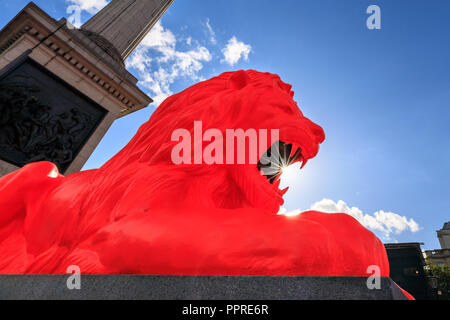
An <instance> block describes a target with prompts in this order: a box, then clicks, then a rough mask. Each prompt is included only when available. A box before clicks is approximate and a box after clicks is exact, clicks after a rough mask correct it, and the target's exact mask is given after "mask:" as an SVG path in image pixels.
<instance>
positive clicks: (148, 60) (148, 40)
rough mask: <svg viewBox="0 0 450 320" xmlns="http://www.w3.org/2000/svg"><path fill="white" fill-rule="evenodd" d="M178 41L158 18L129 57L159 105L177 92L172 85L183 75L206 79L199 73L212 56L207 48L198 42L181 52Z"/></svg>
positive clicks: (129, 61) (131, 65)
mask: <svg viewBox="0 0 450 320" xmlns="http://www.w3.org/2000/svg"><path fill="white" fill-rule="evenodd" d="M191 41H192V39H191V40H190V41H189V42H191ZM178 42H179V40H178V39H177V38H176V36H175V35H174V33H173V32H172V31H171V30H169V29H166V28H164V27H163V25H162V24H161V22H160V21H158V22H157V23H156V24H155V26H154V27H153V29H152V30H151V31H150V32H149V34H148V35H147V36H146V37H145V38H144V40H143V41H142V43H141V44H140V45H139V46H138V48H137V49H136V51H135V52H134V53H133V54H132V56H131V57H130V58H129V59H128V60H127V66H128V67H131V68H135V69H137V70H138V71H139V72H140V78H141V79H140V80H141V82H140V83H141V84H142V85H143V86H144V87H146V88H147V89H149V90H150V92H151V96H152V98H153V99H154V101H155V103H156V104H157V105H159V104H160V103H161V102H162V101H164V99H166V98H167V97H168V96H170V95H172V94H173V92H172V91H171V89H170V87H171V85H172V84H173V83H174V82H175V81H176V80H178V79H180V78H183V77H187V78H189V79H191V80H194V81H199V80H202V78H201V77H200V76H199V72H200V71H201V70H202V69H203V63H204V62H209V61H211V59H212V55H211V53H210V51H209V50H208V49H207V48H205V47H203V46H200V45H198V46H197V47H196V48H193V49H191V50H187V51H179V50H178V49H177V43H178Z"/></svg>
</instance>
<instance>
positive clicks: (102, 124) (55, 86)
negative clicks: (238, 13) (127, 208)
mask: <svg viewBox="0 0 450 320" xmlns="http://www.w3.org/2000/svg"><path fill="white" fill-rule="evenodd" d="M173 1H174V0H139V1H136V0H112V1H111V2H110V3H109V4H108V5H107V6H106V7H105V8H104V9H103V10H101V11H100V12H98V13H97V14H96V15H95V16H94V17H92V18H91V19H90V20H89V21H87V22H86V23H85V24H84V25H82V26H81V28H80V29H77V28H75V27H73V26H72V25H71V24H70V23H68V22H67V20H66V19H64V18H63V19H60V20H55V19H53V18H52V17H50V16H49V15H48V14H47V13H46V12H44V11H43V10H42V9H40V8H39V7H38V6H37V5H36V4H34V3H33V2H30V3H29V4H28V5H27V6H26V7H25V8H24V9H23V10H22V11H20V12H19V13H18V14H17V16H16V17H14V18H13V19H12V20H11V21H10V22H9V23H8V24H7V25H6V26H5V27H4V28H3V29H2V30H1V31H0V176H3V175H5V174H8V173H10V172H12V171H14V170H17V169H18V168H20V167H22V166H23V165H25V164H27V163H30V162H35V161H43V160H47V161H51V162H54V163H55V164H56V165H57V166H58V167H59V170H60V172H61V173H63V174H66V175H67V174H70V173H74V172H77V171H79V170H81V168H82V167H83V165H84V164H85V162H86V161H87V160H88V158H89V156H90V155H91V154H92V152H93V151H94V149H95V148H96V146H97V145H98V144H99V142H100V140H101V139H102V137H103V136H104V135H105V133H106V132H107V130H108V129H109V127H110V126H111V124H112V123H113V122H114V121H115V120H116V119H118V118H120V117H124V116H126V115H128V114H130V113H132V112H135V111H137V110H140V109H142V108H145V107H146V106H147V105H148V104H149V103H151V102H152V99H151V98H150V97H148V96H147V95H146V94H145V93H144V92H142V91H141V90H140V89H139V88H138V86H137V82H138V80H137V79H136V78H135V77H134V76H133V75H132V74H130V73H129V72H128V71H127V70H126V69H125V63H124V62H125V59H127V57H128V56H129V55H130V54H131V53H132V52H133V50H134V49H135V48H136V46H137V45H138V44H139V43H140V42H141V41H142V39H143V38H144V37H145V36H146V35H147V33H148V32H149V31H150V30H151V28H152V27H153V26H154V24H155V23H156V22H157V21H158V20H159V19H160V18H161V17H162V15H163V14H164V13H165V11H166V10H167V9H168V8H169V7H170V5H171V4H172V3H173Z"/></svg>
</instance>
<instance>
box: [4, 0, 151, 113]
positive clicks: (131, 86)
mask: <svg viewBox="0 0 450 320" xmlns="http://www.w3.org/2000/svg"><path fill="white" fill-rule="evenodd" d="M63 24H66V21H65V19H61V20H60V21H56V20H54V19H53V18H51V17H50V16H48V15H47V14H46V13H45V12H44V11H42V10H41V9H40V8H39V7H37V6H36V5H35V4H34V3H32V2H31V3H30V4H28V5H27V6H26V7H25V8H24V9H23V10H22V11H21V12H20V13H19V14H18V15H17V16H16V17H15V18H14V19H13V20H11V22H10V23H8V25H6V26H5V27H4V28H3V29H2V30H1V31H0V55H2V54H3V53H4V52H6V51H7V50H8V49H9V48H10V47H11V46H12V45H14V43H15V42H16V41H17V40H19V39H20V38H21V37H22V36H24V35H25V34H27V35H29V36H31V37H33V38H34V39H36V40H37V41H39V42H42V43H41V44H40V45H45V46H46V47H47V48H48V49H50V50H51V51H52V52H54V53H55V54H56V55H58V56H60V57H62V58H64V60H65V61H66V62H67V64H68V65H70V66H71V67H72V68H76V69H77V70H78V72H81V73H83V74H84V75H86V76H87V77H88V78H89V79H91V81H92V84H93V85H95V86H99V87H101V88H102V89H103V90H105V91H106V92H107V93H108V94H109V95H110V96H113V97H114V98H115V99H117V100H118V101H120V104H121V105H122V108H121V110H120V114H119V117H122V116H125V115H127V114H130V113H132V112H134V111H137V110H140V109H142V108H145V107H146V106H147V105H148V104H149V103H151V102H152V99H151V98H150V97H148V96H147V95H146V94H145V93H144V92H142V91H141V90H140V89H139V88H138V87H137V85H136V82H137V79H136V78H135V77H133V76H132V75H131V74H130V73H129V72H128V71H127V70H125V69H124V68H123V66H120V65H119V64H118V63H117V62H115V61H114V59H113V58H111V57H109V56H108V55H107V53H106V52H104V51H103V50H102V48H100V47H99V46H97V45H96V44H95V42H93V41H91V40H90V39H89V38H88V37H86V36H84V35H83V33H78V34H76V35H74V30H70V29H69V28H67V27H66V26H65V25H64V26H63V27H62V28H60V27H61V25H63ZM58 28H59V29H58ZM55 30H57V31H56V32H55ZM53 32H54V34H52V33H53ZM83 37H85V38H84V39H83ZM108 57H109V58H110V59H108Z"/></svg>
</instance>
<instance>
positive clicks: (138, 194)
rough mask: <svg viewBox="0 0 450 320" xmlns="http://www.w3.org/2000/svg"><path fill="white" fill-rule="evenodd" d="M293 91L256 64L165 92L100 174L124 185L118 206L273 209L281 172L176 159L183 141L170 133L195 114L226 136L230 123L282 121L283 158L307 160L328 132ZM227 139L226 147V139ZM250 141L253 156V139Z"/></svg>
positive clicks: (274, 125)
mask: <svg viewBox="0 0 450 320" xmlns="http://www.w3.org/2000/svg"><path fill="white" fill-rule="evenodd" d="M293 96H294V92H293V91H291V86H290V85H288V84H286V83H284V82H282V81H281V80H280V77H279V76H277V75H274V74H269V73H261V72H257V71H254V70H249V71H237V72H227V73H223V74H222V75H220V76H218V77H215V78H212V79H210V80H207V81H204V82H201V83H198V84H196V85H194V86H192V87H190V88H188V89H186V90H184V91H182V92H180V93H178V94H175V95H173V96H171V97H169V98H168V99H166V100H165V101H164V102H163V103H162V104H161V105H160V106H159V107H158V109H157V110H156V111H155V112H154V114H153V115H152V116H151V118H150V120H149V121H148V122H147V123H145V124H144V125H143V126H142V127H141V128H140V129H139V131H138V133H137V134H136V136H135V137H134V138H133V139H132V140H131V141H130V143H129V144H128V145H127V146H126V147H125V148H124V149H123V150H122V151H121V152H120V153H119V154H117V155H116V156H115V157H114V158H112V159H111V160H110V161H109V162H108V163H107V164H106V165H105V166H104V167H102V168H101V169H100V170H99V171H100V172H101V173H100V174H99V175H100V176H104V175H105V172H106V173H107V172H110V175H107V176H113V175H114V176H115V177H116V178H115V180H116V183H114V186H115V188H121V186H123V188H125V185H126V190H124V192H126V193H127V195H126V197H127V198H128V201H127V205H126V208H121V209H120V211H126V212H127V213H129V212H130V210H131V211H135V210H152V209H153V208H156V207H174V208H176V207H178V208H186V207H205V208H227V209H234V208H246V207H251V208H257V209H261V210H262V211H264V212H270V213H276V212H277V211H278V209H279V207H280V205H282V203H283V199H282V196H283V192H282V191H281V190H280V189H279V188H278V186H279V181H278V179H277V177H278V176H279V172H273V170H272V171H270V170H269V171H268V170H265V168H264V166H262V165H261V163H258V164H256V163H249V161H246V163H245V164H212V165H208V164H204V163H203V164H181V165H176V164H174V163H173V161H172V158H171V155H172V151H173V149H174V147H175V146H176V145H177V144H178V143H179V141H172V134H173V132H174V131H175V130H177V129H180V128H182V129H186V130H187V131H189V132H190V133H191V134H192V135H194V132H193V127H194V121H201V122H202V129H203V132H205V131H207V130H208V129H215V130H216V131H217V130H219V131H220V132H221V133H222V134H223V137H226V130H227V129H235V130H236V129H243V130H244V131H246V130H248V129H255V130H256V131H257V132H259V129H266V130H267V131H268V132H272V131H273V130H274V129H279V140H280V141H281V145H280V146H281V150H280V152H281V153H286V156H285V162H289V163H293V162H296V161H303V163H304V164H305V163H306V161H308V160H309V159H311V158H313V157H314V156H315V155H316V154H317V152H318V149H319V144H320V143H322V142H323V140H324V138H325V137H324V132H323V130H322V128H321V127H320V126H318V125H316V124H315V123H313V122H312V121H310V120H309V119H308V118H306V117H304V116H303V114H302V112H301V111H300V109H299V107H298V105H297V103H296V102H295V101H294V100H293ZM268 138H270V133H269V134H268ZM224 139H225V138H224ZM207 145H208V144H207V143H204V144H203V149H202V150H204V149H205V147H206V146H207ZM223 145H224V153H225V152H226V150H225V147H226V142H225V141H224V142H223ZM268 146H269V147H270V144H268ZM246 148H247V150H246V154H247V156H248V152H249V150H248V148H249V144H248V143H247V145H246ZM192 149H194V148H192ZM266 151H267V147H264V149H262V148H258V151H257V152H258V159H260V158H261V157H263V155H264V154H265V153H266ZM193 152H194V150H192V153H193ZM193 157H194V156H193ZM246 159H247V160H248V159H249V158H248V157H246ZM130 180H131V181H130ZM125 181H128V182H125ZM116 194H117V193H116ZM124 196H125V195H124ZM129 197H132V198H135V201H129ZM129 203H133V204H134V205H135V207H134V208H130V207H129ZM136 206H137V207H138V208H136ZM122 209H123V210H122ZM133 209H135V210H133ZM116 214H119V215H121V214H123V213H120V212H116Z"/></svg>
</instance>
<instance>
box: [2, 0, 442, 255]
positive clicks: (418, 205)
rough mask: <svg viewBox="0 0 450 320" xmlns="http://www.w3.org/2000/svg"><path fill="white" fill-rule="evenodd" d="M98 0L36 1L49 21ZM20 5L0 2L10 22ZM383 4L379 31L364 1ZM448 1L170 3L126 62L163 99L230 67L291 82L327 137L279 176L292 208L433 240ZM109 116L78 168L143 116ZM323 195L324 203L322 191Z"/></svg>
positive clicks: (119, 142) (119, 143) (95, 159)
mask: <svg viewBox="0 0 450 320" xmlns="http://www.w3.org/2000/svg"><path fill="white" fill-rule="evenodd" d="M105 1H106V0H67V1H66V0H52V1H49V0H36V1H35V3H36V4H37V5H38V6H40V7H41V8H43V9H44V10H45V11H47V12H48V13H49V14H50V15H51V16H53V17H54V18H58V19H59V18H61V17H63V16H68V14H66V8H67V7H68V6H69V5H70V4H78V5H81V8H82V9H84V10H83V12H82V22H84V21H86V19H88V18H89V17H90V16H91V14H92V13H94V12H95V11H96V10H98V9H99V8H101V6H102V5H104V4H105ZM27 2H28V1H23V0H15V1H2V2H1V3H0V9H1V12H2V15H1V16H0V25H1V26H4V25H5V24H6V23H7V22H8V21H9V20H10V19H11V18H12V17H13V16H14V15H15V14H17V13H18V11H19V10H20V9H21V8H23V7H24V6H25V5H26V4H27ZM372 4H376V5H378V6H379V7H380V8H381V30H369V29H368V28H367V27H366V19H367V18H368V17H369V14H367V13H366V9H367V7H368V6H369V5H372ZM449 35H450V2H449V1H446V0H417V1H413V0H396V1H377V0H371V1H366V0H342V1H335V0H300V1H299V0H282V1H273V0H270V1H269V0H245V1H242V0H189V1H187V0H175V2H174V4H173V5H172V7H171V8H170V9H169V10H168V11H167V13H166V14H165V16H164V17H163V19H162V21H161V23H160V24H158V25H157V26H156V27H155V28H154V29H153V31H152V32H151V34H150V35H149V36H148V37H147V38H146V39H145V40H144V43H143V44H142V45H141V46H140V47H139V48H138V49H137V51H136V52H135V53H134V54H133V56H132V57H130V59H129V60H128V61H127V64H128V69H129V71H130V72H132V73H133V74H134V75H135V76H136V77H138V78H139V79H140V80H141V82H140V86H141V88H142V89H143V90H144V91H145V92H147V93H148V94H149V95H150V96H152V97H156V98H157V99H156V100H157V101H161V100H162V99H163V98H164V97H165V96H167V95H170V94H172V93H176V92H178V91H181V90H183V89H184V88H186V87H188V86H190V85H192V84H194V83H196V82H198V81H200V80H202V79H208V78H210V77H212V76H215V75H217V74H220V73H222V72H224V71H229V70H238V69H256V70H259V71H267V72H272V73H277V74H279V75H280V76H281V78H282V79H283V80H284V81H285V82H288V83H290V84H292V85H293V89H294V91H295V92H296V96H295V99H296V100H297V102H298V103H299V105H300V108H301V110H302V111H303V113H304V114H305V115H306V116H307V117H309V118H310V119H311V120H313V121H314V122H316V123H318V124H320V125H321V126H322V127H323V128H324V130H325V133H326V136H327V138H326V140H325V143H324V144H323V145H322V147H321V150H320V152H319V154H318V156H317V157H316V159H314V160H312V161H310V162H309V163H308V165H307V166H306V167H305V168H304V169H303V171H302V172H301V173H298V172H296V173H295V175H294V174H291V175H289V177H287V179H286V180H287V182H289V185H290V187H291V189H290V190H289V192H288V193H287V195H286V196H285V200H286V202H285V208H286V210H287V211H291V210H296V209H301V210H305V209H308V208H311V207H313V208H316V209H321V210H330V211H333V210H339V211H345V212H347V213H349V214H352V215H353V216H355V217H357V218H358V219H359V220H360V221H361V222H362V223H363V224H364V225H366V226H367V227H369V228H370V229H371V230H373V231H374V232H375V233H376V234H377V235H378V236H380V237H381V238H382V239H383V240H384V241H386V242H394V241H399V242H424V243H425V246H424V247H425V248H427V249H434V248H439V243H438V241H437V238H436V233H435V231H436V230H438V229H440V228H441V227H442V225H443V223H444V222H445V221H448V220H450V196H449V193H450V141H449V138H450V132H449V129H448V127H449V124H450V74H449V70H450V41H449ZM156 107H157V106H156V105H152V106H150V107H148V108H146V109H144V110H142V111H139V112H136V113H134V114H132V115H129V116H127V117H125V118H123V119H120V120H118V121H116V122H115V124H114V125H113V126H112V128H111V130H110V131H109V132H108V133H107V135H106V137H105V138H104V139H103V141H102V142H101V143H100V145H99V146H98V147H97V149H96V151H95V152H94V154H93V155H92V157H91V158H90V159H89V161H88V163H87V164H86V166H85V169H89V168H96V167H99V166H101V165H102V164H103V163H104V162H105V161H106V160H108V159H109V158H110V157H111V156H113V155H114V154H115V153H116V152H117V151H118V150H120V149H121V148H122V147H123V146H124V145H125V144H126V143H127V142H128V141H129V140H130V139H131V137H132V136H133V135H134V134H135V132H136V131H137V129H138V127H139V126H140V125H141V124H142V123H144V122H145V121H147V120H148V118H149V117H150V115H151V113H152V112H153V110H155V108H156ZM324 199H325V200H324Z"/></svg>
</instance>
